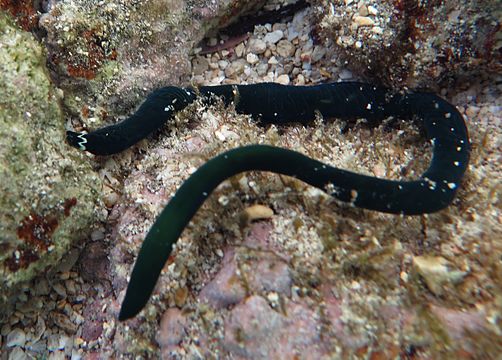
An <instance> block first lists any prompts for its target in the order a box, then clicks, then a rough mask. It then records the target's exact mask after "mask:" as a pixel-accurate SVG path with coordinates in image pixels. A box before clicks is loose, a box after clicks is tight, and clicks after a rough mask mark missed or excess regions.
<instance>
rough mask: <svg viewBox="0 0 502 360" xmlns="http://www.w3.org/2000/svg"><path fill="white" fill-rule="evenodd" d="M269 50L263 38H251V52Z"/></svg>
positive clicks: (256, 52) (259, 52) (260, 52)
mask: <svg viewBox="0 0 502 360" xmlns="http://www.w3.org/2000/svg"><path fill="white" fill-rule="evenodd" d="M265 50H267V44H266V43H265V41H263V40H261V39H251V40H250V41H249V52H250V53H253V54H263V53H264V52H265Z"/></svg>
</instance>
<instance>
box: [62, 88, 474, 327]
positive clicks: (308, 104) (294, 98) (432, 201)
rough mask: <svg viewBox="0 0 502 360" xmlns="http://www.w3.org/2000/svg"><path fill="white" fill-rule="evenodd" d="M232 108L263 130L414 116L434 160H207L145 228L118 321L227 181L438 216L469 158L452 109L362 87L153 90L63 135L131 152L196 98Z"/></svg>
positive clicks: (268, 149)
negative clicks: (378, 168) (419, 170)
mask: <svg viewBox="0 0 502 360" xmlns="http://www.w3.org/2000/svg"><path fill="white" fill-rule="evenodd" d="M213 95H215V96H218V97H220V98H222V99H223V101H224V103H225V104H230V103H234V104H235V108H236V110H237V112H239V113H245V114H250V115H252V116H253V117H254V118H257V119H261V121H262V122H265V123H279V124H280V123H286V122H291V121H300V122H309V121H312V120H313V119H314V118H315V114H316V112H317V111H318V112H320V113H321V114H322V115H323V116H324V117H328V118H329V117H338V118H367V119H368V120H370V121H371V120H381V119H384V118H387V117H389V116H394V117H406V118H410V117H411V116H417V117H419V118H420V119H421V120H422V121H423V125H424V128H425V131H426V134H427V137H428V139H429V141H431V143H432V144H433V156H432V161H431V164H430V166H429V168H428V169H427V171H426V172H425V173H424V174H423V175H422V176H421V178H420V179H418V180H415V181H394V180H386V179H380V178H375V177H371V176H365V175H361V174H357V173H353V172H350V171H345V170H341V169H337V168H334V167H331V166H329V165H327V164H324V163H322V162H319V161H317V160H314V159H311V158H309V157H307V156H305V155H302V154H300V153H298V152H295V151H291V150H287V149H282V148H277V147H273V146H267V145H250V146H244V147H240V148H237V149H233V150H230V151H227V152H225V153H223V154H221V155H218V156H216V157H215V158H213V159H211V160H209V161H208V162H207V163H205V164H204V165H203V166H201V167H200V168H199V169H198V170H197V171H196V172H195V173H193V174H192V175H191V176H190V177H189V178H188V179H187V180H186V181H185V182H184V183H183V185H182V186H181V187H180V188H179V190H178V191H177V192H176V194H175V195H174V197H173V198H172V199H171V201H170V202H169V203H168V204H167V206H166V207H165V209H164V210H163V211H162V213H161V214H160V216H159V217H158V218H157V220H156V221H155V223H154V225H153V226H152V228H151V229H150V231H149V233H148V235H147V236H146V238H145V241H144V243H143V245H142V247H141V250H140V253H139V256H138V260H137V261H136V264H135V266H134V269H133V272H132V275H131V281H130V283H129V286H128V289H127V292H126V296H125V299H124V302H123V304H122V308H121V312H120V315H119V319H120V320H124V319H128V318H130V317H133V316H135V315H136V314H137V313H138V312H139V311H140V310H141V309H142V308H143V307H144V305H145V304H146V302H147V301H148V299H149V297H150V295H151V293H152V291H153V288H154V286H155V283H156V282H157V279H158V276H159V274H160V272H161V270H162V268H163V266H164V264H165V262H166V261H167V259H168V257H169V254H170V253H171V250H172V247H173V244H174V243H175V242H176V241H177V240H178V238H179V236H180V235H181V233H182V231H183V229H184V228H185V227H186V225H187V224H188V222H189V221H190V219H191V218H192V217H193V216H194V214H195V213H196V211H197V210H198V209H199V207H200V206H201V205H202V203H203V202H204V200H205V199H206V198H207V197H208V196H209V194H211V192H212V191H213V190H214V189H215V188H216V187H217V186H218V185H219V184H220V183H221V182H222V181H224V180H225V179H227V178H229V177H231V176H233V175H236V174H239V173H241V172H244V171H251V170H259V171H270V172H274V173H279V174H284V175H288V176H292V177H295V178H297V179H300V180H302V181H304V182H306V183H308V184H310V185H313V186H315V187H317V188H319V189H321V190H323V191H326V192H328V193H329V194H330V195H332V196H333V197H335V198H337V199H339V200H341V201H344V202H349V203H351V204H353V205H354V206H357V207H361V208H365V209H371V210H377V211H382V212H387V213H394V214H405V215H416V214H423V213H430V212H434V211H438V210H441V209H443V208H444V207H446V206H448V205H449V204H450V203H451V201H452V200H453V198H454V196H455V193H456V191H457V189H458V186H459V182H460V180H461V179H462V177H463V174H464V172H465V170H466V169H467V165H468V161H469V138H468V134H467V129H466V126H465V123H464V120H463V118H462V116H461V115H460V114H459V112H458V111H457V110H456V108H455V107H454V106H453V105H451V104H449V103H448V102H446V101H445V100H443V99H441V98H440V97H438V96H436V95H434V94H429V93H407V94H401V93H394V92H391V91H389V90H388V89H385V88H379V87H374V86H370V85H366V84H360V83H334V84H325V85H318V86H311V87H305V86H283V85H278V84H268V83H266V84H257V85H223V86H215V87H202V88H201V89H199V91H196V90H194V89H180V88H176V87H168V88H163V89H160V90H158V91H156V92H154V93H152V95H150V96H149V97H148V98H147V100H146V101H145V102H144V103H143V105H141V107H140V108H139V109H138V111H137V112H136V113H135V114H134V115H133V116H131V117H130V118H129V119H127V120H125V121H124V122H122V123H119V124H117V125H112V126H108V127H105V128H103V129H100V130H97V131H94V132H91V133H89V134H82V133H74V132H68V141H69V142H70V144H71V145H73V146H76V147H80V148H82V149H83V148H85V150H88V151H90V152H92V153H94V154H99V155H104V154H112V153H115V152H118V151H121V150H124V149H126V148H127V147H129V146H131V145H133V144H134V143H136V142H137V141H139V140H140V139H142V138H143V137H145V136H147V135H148V134H149V133H151V132H152V131H153V130H155V129H156V128H158V127H159V126H161V125H162V124H163V123H164V122H165V121H166V120H167V119H168V118H170V117H172V116H173V115H174V114H175V113H176V112H177V111H179V110H181V109H183V108H184V107H185V106H187V105H188V104H189V103H191V102H193V101H194V100H195V99H196V98H197V97H201V98H202V99H203V100H204V101H205V102H206V103H211V102H212V101H214V100H213V99H214V96H213Z"/></svg>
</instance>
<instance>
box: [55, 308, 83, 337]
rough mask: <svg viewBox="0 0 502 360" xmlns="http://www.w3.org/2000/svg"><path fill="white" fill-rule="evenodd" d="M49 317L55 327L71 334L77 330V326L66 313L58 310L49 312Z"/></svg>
mask: <svg viewBox="0 0 502 360" xmlns="http://www.w3.org/2000/svg"><path fill="white" fill-rule="evenodd" d="M50 317H51V319H52V321H53V322H54V324H55V325H56V326H57V327H59V328H61V329H63V330H65V331H67V332H69V333H72V334H73V333H75V332H76V331H77V326H76V325H75V324H74V323H72V322H71V321H70V319H69V318H68V317H67V316H66V315H64V314H61V313H58V312H51V313H50Z"/></svg>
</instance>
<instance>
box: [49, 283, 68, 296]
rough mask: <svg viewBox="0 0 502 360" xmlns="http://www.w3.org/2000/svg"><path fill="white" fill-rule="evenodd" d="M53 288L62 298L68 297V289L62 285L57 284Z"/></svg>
mask: <svg viewBox="0 0 502 360" xmlns="http://www.w3.org/2000/svg"><path fill="white" fill-rule="evenodd" d="M52 288H53V289H54V291H55V292H56V293H57V294H58V295H59V296H61V297H62V298H65V297H66V289H65V288H64V286H63V285H62V284H61V283H55V284H54V285H52Z"/></svg>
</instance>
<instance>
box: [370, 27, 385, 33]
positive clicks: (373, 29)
mask: <svg viewBox="0 0 502 360" xmlns="http://www.w3.org/2000/svg"><path fill="white" fill-rule="evenodd" d="M371 31H373V32H374V33H375V34H378V35H381V34H383V29H382V28H381V27H380V26H373V27H372V28H371Z"/></svg>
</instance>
